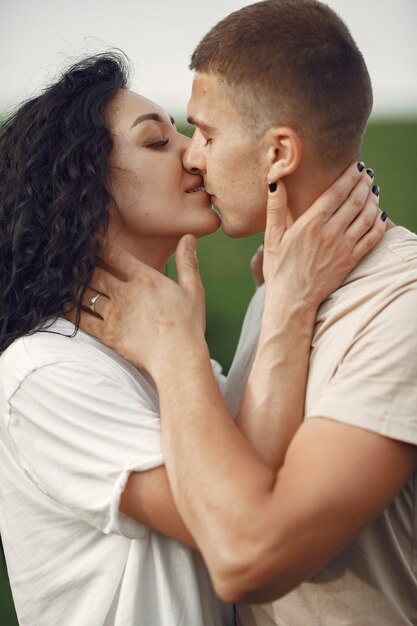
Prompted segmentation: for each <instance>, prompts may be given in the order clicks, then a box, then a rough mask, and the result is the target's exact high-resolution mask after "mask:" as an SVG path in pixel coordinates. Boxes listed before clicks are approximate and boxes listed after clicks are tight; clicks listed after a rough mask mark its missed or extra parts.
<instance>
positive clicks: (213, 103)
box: [187, 72, 236, 128]
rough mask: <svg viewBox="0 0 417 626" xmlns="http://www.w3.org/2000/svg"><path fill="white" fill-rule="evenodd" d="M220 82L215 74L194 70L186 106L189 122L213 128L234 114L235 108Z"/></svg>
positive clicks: (201, 126) (219, 78)
mask: <svg viewBox="0 0 417 626" xmlns="http://www.w3.org/2000/svg"><path fill="white" fill-rule="evenodd" d="M222 82H223V81H222V79H221V77H219V76H217V75H216V74H213V73H208V72H195V74H194V77H193V85H192V91H191V96H190V99H189V101H188V107H187V111H188V118H189V121H190V123H191V124H194V125H195V126H199V127H200V128H203V127H204V126H209V127H211V128H215V127H218V126H219V124H221V121H222V120H224V119H226V118H229V117H235V116H236V109H235V108H234V107H232V105H231V103H230V100H229V98H228V97H227V95H226V90H225V88H224V86H223V85H222ZM191 120H193V121H191Z"/></svg>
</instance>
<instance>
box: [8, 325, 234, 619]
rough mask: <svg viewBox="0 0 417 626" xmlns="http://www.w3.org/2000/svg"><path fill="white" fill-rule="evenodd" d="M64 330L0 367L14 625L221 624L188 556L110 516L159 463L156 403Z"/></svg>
mask: <svg viewBox="0 0 417 626" xmlns="http://www.w3.org/2000/svg"><path fill="white" fill-rule="evenodd" d="M73 330H74V327H73V325H72V324H70V323H69V322H66V321H64V320H58V321H57V322H55V324H54V325H53V327H51V328H50V329H49V331H48V332H38V333H36V334H35V335H32V336H28V337H23V338H20V339H18V340H17V341H15V342H14V343H13V344H12V345H11V346H10V347H9V348H8V349H7V350H6V351H5V352H4V353H3V354H2V356H1V357H0V476H1V479H0V531H1V535H2V539H3V545H4V549H5V554H6V560H7V565H8V571H9V576H10V582H11V587H12V592H13V597H14V601H15V606H16V610H17V615H18V618H19V623H20V624H21V626H58V625H59V626H66V625H68V626H70V625H71V626H122V625H123V626H219V625H222V624H224V625H226V624H231V623H233V622H232V615H231V613H232V611H231V608H230V607H224V606H223V605H222V604H221V603H220V602H219V601H218V600H217V598H216V596H215V594H214V591H213V588H212V585H211V582H210V579H209V576H208V574H207V571H206V568H205V566H204V564H203V562H202V560H201V558H200V556H199V554H197V552H195V551H194V550H191V549H189V548H187V547H185V546H183V545H181V544H180V543H178V542H176V541H174V540H172V539H168V538H166V537H164V536H162V535H160V534H158V533H156V532H151V531H149V530H148V529H147V528H146V527H145V526H143V525H141V524H139V523H137V522H136V521H134V520H132V519H130V518H128V517H126V516H124V515H123V514H121V513H119V501H120V496H121V494H122V492H123V489H124V486H125V484H126V481H127V479H128V477H129V474H130V473H131V472H133V471H136V472H140V471H144V470H148V469H151V468H154V467H157V466H160V465H162V464H163V455H162V450H161V438H160V420H159V405H158V397H157V394H156V390H155V387H154V385H153V384H152V383H151V382H150V381H149V380H148V379H147V378H145V377H144V376H143V375H141V374H140V373H139V372H138V371H137V370H136V369H135V368H134V367H133V366H132V365H130V364H129V363H128V362H126V361H125V360H124V359H123V358H122V357H120V356H119V355H117V354H116V353H115V352H113V351H112V350H110V349H108V348H106V347H105V346H103V345H102V344H101V343H100V342H98V341H97V340H96V339H94V338H92V337H90V336H89V335H87V334H85V333H83V332H81V331H79V332H78V333H77V334H76V335H75V336H74V337H71V338H68V335H71V334H72V333H73ZM65 335H67V336H65ZM215 370H217V376H218V379H219V380H220V371H219V368H218V367H217V368H215Z"/></svg>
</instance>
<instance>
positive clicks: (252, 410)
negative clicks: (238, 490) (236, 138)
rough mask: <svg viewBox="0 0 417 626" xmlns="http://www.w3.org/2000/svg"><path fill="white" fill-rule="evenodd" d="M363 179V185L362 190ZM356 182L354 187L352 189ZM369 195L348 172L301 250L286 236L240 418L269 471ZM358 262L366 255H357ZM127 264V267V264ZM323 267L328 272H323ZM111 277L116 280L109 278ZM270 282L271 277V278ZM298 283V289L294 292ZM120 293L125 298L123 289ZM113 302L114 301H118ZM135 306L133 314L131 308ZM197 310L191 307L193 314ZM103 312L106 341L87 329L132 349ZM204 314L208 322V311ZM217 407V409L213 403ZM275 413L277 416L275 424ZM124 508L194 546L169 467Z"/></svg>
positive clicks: (278, 227)
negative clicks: (318, 319)
mask: <svg viewBox="0 0 417 626" xmlns="http://www.w3.org/2000/svg"><path fill="white" fill-rule="evenodd" d="M358 182H360V184H359V185H358V184H357V183H358ZM355 183H356V187H355V188H354V190H353V191H352V187H353V186H354V185H355ZM351 191H352V193H351ZM368 192H369V183H368V182H367V177H366V178H365V179H363V178H362V179H361V177H360V175H359V173H358V171H357V169H356V166H354V167H352V168H350V169H349V171H348V172H347V173H346V174H345V175H344V177H342V178H341V179H340V181H339V183H338V185H335V186H333V188H331V189H330V190H329V191H328V192H327V193H326V194H324V195H323V197H322V198H320V199H319V201H318V202H317V203H316V207H315V209H314V207H313V209H312V212H313V216H312V220H311V222H309V220H305V218H303V219H302V220H301V221H300V222H299V225H298V227H297V228H298V229H299V231H300V232H295V233H294V235H295V237H294V240H295V243H297V238H298V243H299V245H298V248H297V247H296V246H295V245H294V241H292V240H291V238H289V239H287V242H286V246H285V245H284V246H282V250H283V252H284V254H285V255H286V257H287V263H286V265H284V270H286V271H287V270H290V273H289V274H288V276H287V277H286V276H285V272H284V271H283V270H281V271H282V277H281V280H280V281H278V282H279V284H281V286H282V290H281V291H280V290H279V289H275V290H274V291H273V292H271V290H270V291H269V292H268V293H267V298H268V297H269V298H270V300H271V304H270V308H271V307H273V310H274V315H273V319H272V320H271V321H272V322H273V323H272V326H271V327H269V326H268V323H267V322H265V321H264V330H263V334H262V335H261V341H260V347H259V350H258V354H257V358H256V361H255V367H254V369H253V372H252V375H251V377H250V379H249V382H248V386H247V390H246V393H245V397H244V401H243V404H242V408H241V411H240V414H239V418H238V424H239V427H240V428H241V429H242V430H243V431H244V432H245V435H246V436H247V437H248V438H249V439H250V440H251V442H252V445H253V446H254V447H255V448H256V449H257V451H258V453H259V455H260V456H261V458H264V460H265V462H267V463H269V464H270V466H271V467H276V466H278V465H280V463H281V457H282V455H283V454H284V453H285V450H286V448H287V445H288V442H289V440H290V439H291V437H292V435H293V433H294V432H295V430H296V429H297V427H298V426H299V424H300V422H301V419H302V412H303V403H304V388H305V380H306V376H307V369H308V356H309V347H310V339H311V333H312V328H313V324H314V319H315V311H316V308H317V306H318V304H319V302H320V299H321V298H322V297H324V295H323V293H324V292H323V284H324V285H325V288H326V289H330V290H331V287H332V285H333V283H329V282H328V280H327V278H326V276H325V273H326V271H327V273H328V268H329V266H330V267H331V270H332V272H331V273H332V274H333V275H334V287H337V286H338V284H339V283H340V282H341V280H342V278H343V277H344V275H345V274H346V273H347V271H348V269H349V267H350V265H349V264H352V262H353V263H354V262H356V260H355V259H353V261H352V255H351V249H352V247H353V244H356V243H357V241H358V239H359V234H358V233H359V231H358V229H362V231H363V232H365V231H366V230H367V229H368V227H369V219H370V215H372V218H373V217H374V215H375V212H376V208H375V203H372V202H368V205H369V206H367V207H366V209H365V210H364V211H363V212H362V213H361V216H362V217H361V219H360V220H359V221H358V222H357V224H356V230H354V231H353V232H350V233H346V225H347V224H350V223H351V222H352V221H353V219H354V217H355V216H356V215H357V214H358V212H359V210H360V208H362V207H363V205H364V204H366V202H365V200H366V197H367V195H368ZM349 194H350V195H349ZM336 203H339V204H344V205H345V206H344V207H342V209H341V211H340V214H339V216H338V217H336V218H335V216H334V214H335V210H334V206H335V204H336ZM285 204H286V199H285V190H284V189H283V187H281V188H280V189H279V191H278V193H277V194H275V195H274V196H272V195H271V197H270V201H269V214H270V220H269V223H270V228H269V231H268V232H267V233H266V255H265V256H266V267H265V273H266V274H267V275H268V272H269V273H271V272H273V271H274V269H273V267H274V266H273V264H272V263H271V261H272V260H273V259H275V255H276V250H275V247H276V243H277V238H279V239H282V237H283V235H284V233H285V208H286V206H285ZM340 216H343V221H341V220H340ZM313 218H314V219H313ZM332 218H333V219H332ZM303 220H305V221H303ZM361 220H362V221H361ZM327 222H329V224H327ZM326 225H327V228H326ZM293 230H294V227H293ZM380 231H381V227H379V228H374V231H373V236H374V237H375V235H376V234H378V232H380ZM323 233H324V237H325V239H324V242H323V239H322V236H323ZM329 233H330V234H329ZM330 235H331V236H330ZM284 243H285V242H284ZM313 243H314V245H315V248H314V250H312V248H311V245H312V244H313ZM371 243H372V242H371V240H369V241H366V240H364V241H362V247H361V248H360V249H359V250H357V255H360V254H362V255H363V254H364V253H365V251H366V246H368V247H370V246H371ZM300 247H301V248H302V249H303V250H304V251H306V252H307V254H310V257H312V258H309V259H308V263H307V264H306V263H304V262H303V263H302V267H304V268H306V269H307V270H308V274H307V277H308V280H305V277H304V278H303V280H302V282H301V284H300V283H297V285H296V283H295V282H294V279H293V278H294V276H293V275H294V271H293V268H291V263H292V261H291V254H292V250H293V251H296V253H297V254H299V249H300ZM368 249H369V248H368ZM317 253H319V258H318V259H317V258H314V257H315V256H316V255H317ZM348 253H349V254H348ZM356 258H360V257H359V256H357V257H356ZM268 262H269V265H268ZM329 262H330V264H329ZM312 264H313V266H314V264H315V265H316V269H315V272H316V274H317V276H318V277H319V279H318V280H317V283H318V284H317V289H316V288H315V286H314V285H315V281H316V277H315V275H314V272H311V265H312ZM326 264H327V265H326ZM122 265H123V266H124V263H123V261H122ZM278 265H279V264H278ZM323 266H324V268H325V271H323ZM125 269H126V267H123V270H125ZM143 269H144V268H143ZM320 272H321V274H322V275H321V276H320ZM99 278H100V276H99ZM102 278H103V276H102ZM107 278H108V279H110V277H108V276H107ZM269 278H270V280H271V279H272V277H271V276H270V277H269ZM112 286H113V287H114V289H116V291H117V288H120V285H116V284H115V283H114V282H113V285H112ZM182 286H183V287H184V286H186V285H182ZM295 286H297V289H294V287H295ZM94 287H95V288H96V289H99V290H100V291H101V292H104V293H106V287H109V285H106V287H103V286H102V285H101V284H97V285H94ZM300 288H301V289H300ZM123 289H124V286H122V291H123ZM288 289H290V290H291V289H293V291H294V292H295V291H297V290H298V292H297V293H298V295H300V294H301V295H302V297H301V298H299V299H298V300H297V299H293V300H291V298H289V297H288V296H289V293H288ZM119 295H121V292H120V290H119ZM112 297H113V296H112ZM272 299H273V302H272ZM100 301H101V302H102V303H103V302H106V299H104V298H103V299H102V298H100ZM113 304H116V302H115V301H113ZM292 305H293V306H292ZM129 308H130V310H132V307H131V305H130V307H129ZM125 310H128V309H125ZM153 310H155V309H153ZM195 310H196V309H195V308H193V312H194V311H195ZM101 313H102V314H103V317H104V318H105V320H106V323H107V328H106V331H107V335H106V336H104V334H103V325H102V324H101V325H100V321H97V320H95V319H93V318H90V316H89V317H85V318H84V320H83V324H84V328H85V330H87V331H88V332H92V334H97V335H98V336H100V337H101V338H102V339H103V340H104V341H107V343H109V344H110V345H112V346H113V347H116V349H117V348H118V349H119V350H120V351H121V352H122V353H123V347H122V345H123V342H124V340H125V339H126V340H127V341H128V343H129V345H130V346H131V345H132V342H131V341H130V340H129V338H128V336H127V334H126V329H127V326H126V325H125V324H123V326H119V325H115V324H113V329H112V331H111V333H110V332H109V330H110V329H111V328H112V320H111V319H109V317H108V316H107V315H106V313H107V311H105V310H104V309H101ZM200 317H201V318H203V317H204V316H203V314H202V315H201V316H200ZM197 318H198V316H197ZM195 319H196V316H195V315H193V320H191V321H190V324H189V325H187V330H189V331H190V333H191V331H192V324H193V323H194V322H195ZM277 320H278V321H279V323H278V324H277V323H276V322H277ZM161 323H163V320H161ZM270 330H272V334H269V333H270ZM111 334H113V336H112V337H111V336H110V335H111ZM277 343H279V345H280V350H279V352H278V353H277V351H276V348H275V345H276V344H277ZM183 345H184V346H185V345H186V344H183ZM142 347H143V346H142ZM155 352H156V353H157V352H158V350H154V353H155ZM277 354H278V356H277ZM271 357H272V360H271ZM212 382H213V381H212ZM214 384H215V383H214ZM209 393H210V394H211V396H212V397H213V399H214V397H215V394H216V393H218V389H217V385H215V393H214V394H212V393H211V390H210V391H209ZM213 402H214V404H215V401H214V400H213ZM271 414H273V415H274V419H273V420H272V419H271ZM265 442H267V443H268V442H269V443H271V442H274V445H273V446H272V448H273V449H271V450H270V451H268V448H267V446H265V445H264V444H265ZM191 471H192V470H191ZM121 510H122V512H124V513H126V514H128V515H130V516H131V517H134V518H136V519H138V520H139V521H141V522H143V523H145V524H146V525H148V526H149V527H151V528H154V529H155V530H158V531H160V532H163V533H165V534H168V535H169V536H171V537H173V538H175V539H179V540H180V541H183V542H185V543H187V544H188V545H192V546H193V545H194V544H193V541H192V538H191V536H190V534H189V532H188V530H187V528H186V527H185V525H184V524H183V522H182V520H181V518H180V517H179V514H178V512H177V509H176V506H175V504H174V502H173V499H172V495H171V490H170V485H169V482H168V480H167V477H166V473H165V468H163V467H161V468H158V469H156V470H151V471H148V472H144V473H140V474H132V476H131V478H130V479H129V481H128V484H127V487H126V490H125V493H124V496H123V498H122V502H121Z"/></svg>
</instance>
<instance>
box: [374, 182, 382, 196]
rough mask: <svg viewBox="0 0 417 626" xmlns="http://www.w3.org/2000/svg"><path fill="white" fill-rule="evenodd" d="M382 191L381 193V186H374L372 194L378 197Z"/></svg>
mask: <svg viewBox="0 0 417 626" xmlns="http://www.w3.org/2000/svg"><path fill="white" fill-rule="evenodd" d="M380 191H381V190H380V188H379V185H374V186H373V187H372V193H374V194H375V195H376V196H379V193H380Z"/></svg>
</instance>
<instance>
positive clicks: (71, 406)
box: [9, 362, 163, 538]
mask: <svg viewBox="0 0 417 626" xmlns="http://www.w3.org/2000/svg"><path fill="white" fill-rule="evenodd" d="M10 411H11V419H10V422H9V432H10V435H11V437H12V440H13V442H14V445H15V448H16V451H17V454H18V455H19V457H20V462H21V464H22V467H23V469H24V471H26V473H27V474H28V476H29V477H30V479H31V480H32V481H33V482H34V483H35V484H36V486H37V487H38V488H39V489H40V490H41V491H43V492H44V493H45V494H46V495H47V496H49V497H50V498H52V499H53V500H54V501H55V502H56V503H58V504H59V505H60V506H63V507H66V508H67V509H69V510H70V511H71V512H73V513H74V515H76V516H77V517H79V518H81V519H84V520H85V521H86V522H88V523H89V524H91V525H93V526H95V527H96V528H97V529H99V530H100V531H102V532H104V533H111V532H115V533H118V534H123V535H125V536H128V537H132V538H134V537H137V536H141V535H143V534H144V533H146V532H148V531H147V529H146V528H145V527H144V526H142V525H141V524H139V523H137V522H135V521H134V520H131V519H130V518H128V517H127V516H125V515H123V514H121V513H119V502H120V497H121V494H122V493H123V490H124V487H125V484H126V482H127V479H128V477H129V474H130V473H131V472H134V471H137V472H139V471H144V470H148V469H152V468H154V467H157V466H160V465H162V464H163V454H162V448H161V436H160V419H159V414H158V412H157V407H155V406H154V408H152V402H151V401H150V400H149V397H147V395H146V393H143V394H141V393H140V386H138V383H137V382H136V381H132V380H130V379H129V376H128V375H126V376H123V375H122V374H121V373H120V372H117V375H115V376H114V377H113V376H112V375H111V373H110V372H108V371H107V370H106V369H105V368H103V370H100V368H99V367H97V366H94V368H92V367H89V366H88V365H86V364H85V363H82V362H81V363H77V362H65V363H62V362H59V363H54V364H52V365H44V366H42V367H39V368H38V369H34V370H33V371H32V372H31V373H30V374H29V375H27V376H26V377H25V378H24V380H23V381H22V382H21V384H20V386H19V388H18V389H17V391H16V392H15V393H14V395H13V397H12V398H11V400H10Z"/></svg>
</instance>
